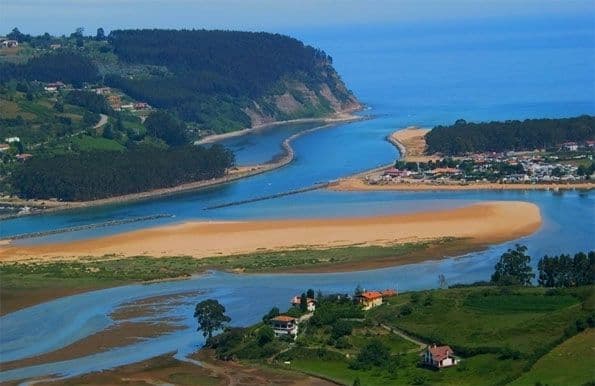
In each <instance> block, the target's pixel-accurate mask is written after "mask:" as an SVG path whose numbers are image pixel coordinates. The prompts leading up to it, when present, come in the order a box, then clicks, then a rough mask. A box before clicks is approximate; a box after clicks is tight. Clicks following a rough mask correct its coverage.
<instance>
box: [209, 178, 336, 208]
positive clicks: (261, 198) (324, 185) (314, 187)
mask: <svg viewBox="0 0 595 386" xmlns="http://www.w3.org/2000/svg"><path fill="white" fill-rule="evenodd" d="M333 184H336V182H335V181H329V182H323V183H320V184H316V185H312V186H308V187H306V188H300V189H294V190H288V191H286V192H281V193H275V194H269V195H266V196H257V197H253V198H248V199H246V200H239V201H232V202H226V203H224V204H219V205H212V206H208V207H206V208H204V210H211V209H219V208H226V207H228V206H237V205H243V204H249V203H251V202H257V201H264V200H272V199H274V198H279V197H284V196H291V195H293V194H299V193H304V192H310V191H312V190H318V189H324V188H327V187H329V186H331V185H333Z"/></svg>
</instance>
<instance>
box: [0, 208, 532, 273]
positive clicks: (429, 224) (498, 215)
mask: <svg viewBox="0 0 595 386" xmlns="http://www.w3.org/2000/svg"><path fill="white" fill-rule="evenodd" d="M540 223H541V216H540V213H539V208H538V207H537V206H536V205H534V204H531V203H526V202H488V203H481V204H476V205H471V206H467V207H464V208H458V209H448V210H440V211H433V212H421V213H413V214H401V215H390V216H375V217H357V218H338V219H308V220H274V221H246V222H193V223H186V224H180V225H173V226H167V227H160V228H153V229H147V230H139V231H133V232H128V233H123V234H119V235H114V236H108V237H102V238H97V239H91V240H80V241H74V242H69V243H59V244H48V245H34V246H18V245H11V244H9V245H3V246H0V261H18V260H24V259H31V258H35V259H37V260H48V259H52V258H75V257H79V256H103V255H106V254H116V255H122V256H138V255H148V256H180V255H186V256H194V257H197V258H200V257H207V256H217V255H221V256H225V255H234V254H241V253H250V252H255V251H262V250H263V249H267V250H279V249H290V248H298V247H299V248H304V247H316V248H330V247H336V246H344V245H353V244H360V243H361V244H367V245H387V244H394V243H404V242H415V241H423V240H432V239H438V238H444V237H457V238H469V239H472V240H473V241H475V242H477V243H486V244H489V243H496V242H502V241H505V240H512V239H516V238H518V237H521V236H524V235H528V234H530V233H532V232H534V231H535V230H536V229H537V228H538V227H539V226H540Z"/></svg>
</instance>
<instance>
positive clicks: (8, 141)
mask: <svg viewBox="0 0 595 386" xmlns="http://www.w3.org/2000/svg"><path fill="white" fill-rule="evenodd" d="M4 142H6V143H13V142H21V139H20V138H19V137H8V138H6V139H5V140H4Z"/></svg>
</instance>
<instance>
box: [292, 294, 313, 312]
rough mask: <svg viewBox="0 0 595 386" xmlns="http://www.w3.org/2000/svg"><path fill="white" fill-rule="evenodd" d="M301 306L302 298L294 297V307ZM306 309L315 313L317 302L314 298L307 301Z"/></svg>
mask: <svg viewBox="0 0 595 386" xmlns="http://www.w3.org/2000/svg"><path fill="white" fill-rule="evenodd" d="M300 304H302V298H301V296H294V297H293V299H291V305H292V306H294V307H299V306H300ZM306 309H307V310H308V311H309V312H314V311H315V310H316V300H314V299H312V298H307V299H306Z"/></svg>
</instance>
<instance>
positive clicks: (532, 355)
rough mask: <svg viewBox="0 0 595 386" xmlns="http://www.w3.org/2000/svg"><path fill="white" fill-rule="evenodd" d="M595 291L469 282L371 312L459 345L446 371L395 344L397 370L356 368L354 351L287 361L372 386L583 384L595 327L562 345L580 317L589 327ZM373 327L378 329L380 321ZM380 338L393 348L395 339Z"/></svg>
mask: <svg viewBox="0 0 595 386" xmlns="http://www.w3.org/2000/svg"><path fill="white" fill-rule="evenodd" d="M594 296H595V295H594V291H593V287H583V288H580V289H566V290H546V289H543V288H535V287H532V288H508V287H505V288H496V287H467V288H454V289H448V290H434V291H425V292H416V293H406V294H402V295H400V296H398V297H396V298H393V299H391V301H390V304H384V305H382V306H380V307H378V308H375V309H373V310H371V311H369V312H367V314H366V322H365V324H366V325H367V326H374V324H375V323H383V324H386V325H389V326H391V327H393V328H397V329H400V330H402V331H406V332H407V333H408V334H409V335H410V336H415V337H418V338H420V339H421V340H423V341H425V342H426V343H431V342H435V343H439V344H448V345H450V346H451V347H453V348H454V350H455V354H456V355H458V356H459V357H460V358H461V362H460V364H459V365H458V366H455V367H452V368H447V369H442V370H440V371H434V370H430V369H427V368H424V367H420V366H419V356H418V353H416V352H405V353H403V351H400V350H398V349H397V350H395V349H394V348H393V347H391V354H392V355H393V356H396V357H398V360H397V361H398V366H396V368H394V369H392V371H391V369H390V368H389V369H387V368H377V367H374V368H372V369H369V370H356V369H354V368H352V367H351V366H350V364H351V363H353V361H354V357H355V354H353V353H351V355H349V356H347V355H345V353H344V352H340V354H342V355H338V353H336V352H331V351H324V350H310V351H308V352H304V351H303V349H301V348H298V349H295V351H289V352H287V353H286V354H284V359H285V360H289V361H290V362H291V364H290V365H289V366H290V367H291V368H292V369H294V370H296V371H300V372H304V373H307V374H312V375H319V376H322V377H325V378H328V379H333V380H335V381H337V382H339V383H342V384H345V385H351V384H352V383H353V381H354V379H356V378H359V379H360V381H361V384H362V385H366V386H374V385H388V384H390V385H411V384H414V385H504V384H508V383H509V382H511V381H514V380H515V379H517V378H518V380H517V381H516V382H515V383H514V384H515V385H516V384H518V385H535V384H536V383H535V382H537V381H541V382H542V383H543V384H548V385H582V384H585V383H586V382H588V381H591V380H593V379H595V377H593V371H592V370H591V367H590V364H591V362H592V359H593V358H595V355H594V351H593V349H594V348H593V346H595V342H594V340H593V332H592V331H593V330H592V329H589V330H588V332H585V333H581V334H579V335H577V336H576V337H574V338H570V340H568V341H566V342H565V343H563V344H562V345H560V346H558V347H556V346H557V345H558V344H559V343H560V342H563V341H565V340H566V339H568V338H569V337H571V336H573V335H574V334H576V333H577V327H576V326H577V321H579V322H580V323H582V327H581V328H586V327H587V323H586V320H587V318H588V317H589V316H591V317H592V315H593V309H592V306H591V303H592V300H593V297H594ZM367 328H368V329H369V331H373V330H374V328H375V327H367ZM359 334H360V336H361V335H362V333H359ZM368 335H370V334H369V333H368ZM372 335H373V334H372ZM354 340H355V341H357V338H354V337H353V336H352V337H351V338H350V341H354ZM381 340H382V342H383V343H385V344H386V345H388V346H390V340H391V338H387V337H381ZM361 346H362V345H361V344H358V345H357V347H361ZM554 347H556V348H555V349H554ZM354 349H355V351H357V349H356V348H354ZM552 349H553V351H551V352H550V350H552ZM398 352H401V354H400V355H397V353H398ZM548 352H549V353H548ZM544 355H545V356H544ZM540 358H541V359H540ZM566 362H568V365H567V366H564V365H563V364H564V363H566ZM554 363H559V364H558V365H554ZM566 368H568V370H565V369H566ZM568 372H571V373H572V374H567V373H568Z"/></svg>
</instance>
